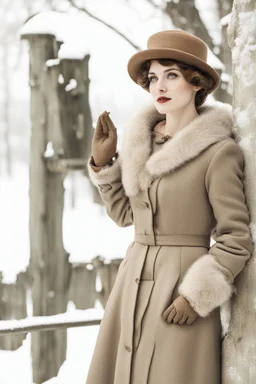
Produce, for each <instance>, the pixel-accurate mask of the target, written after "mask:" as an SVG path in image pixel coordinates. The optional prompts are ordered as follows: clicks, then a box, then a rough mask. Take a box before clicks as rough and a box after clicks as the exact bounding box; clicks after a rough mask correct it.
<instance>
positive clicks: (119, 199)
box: [87, 155, 133, 227]
mask: <svg viewBox="0 0 256 384" xmlns="http://www.w3.org/2000/svg"><path fill="white" fill-rule="evenodd" d="M92 165H93V163H92V157H90V159H89V161H88V163H87V168H88V173H89V177H90V179H91V181H92V183H93V184H94V185H95V186H96V187H97V188H98V191H99V194H100V196H101V198H102V200H103V201H104V203H105V206H106V211H107V214H108V216H109V217H110V218H111V219H112V220H113V221H114V222H115V223H116V224H117V225H118V226H119V227H128V226H129V225H132V224H133V212H132V208H131V205H130V199H129V197H127V196H126V194H125V190H124V188H123V185H122V178H121V160H120V156H119V155H118V157H117V159H116V160H115V161H114V163H113V164H112V165H107V166H104V167H102V168H101V170H100V171H98V172H97V171H95V170H94V169H93V167H92ZM94 168H95V169H96V168H97V167H94Z"/></svg>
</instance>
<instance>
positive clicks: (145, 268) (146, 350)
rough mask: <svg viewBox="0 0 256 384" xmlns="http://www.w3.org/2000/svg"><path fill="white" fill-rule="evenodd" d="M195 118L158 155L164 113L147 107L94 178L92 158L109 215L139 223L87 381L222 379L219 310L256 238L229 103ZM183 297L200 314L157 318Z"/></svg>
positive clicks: (139, 383)
mask: <svg viewBox="0 0 256 384" xmlns="http://www.w3.org/2000/svg"><path fill="white" fill-rule="evenodd" d="M199 114H200V115H199V116H198V117H196V118H195V119H194V120H193V121H192V122H191V123H190V124H188V125H187V126H186V127H184V128H183V129H182V130H181V131H179V132H178V133H177V134H176V135H175V136H174V137H173V138H171V139H170V140H168V141H167V142H165V143H164V144H162V145H161V148H159V149H158V150H157V151H153V149H152V148H153V145H152V130H153V128H154V127H155V125H156V124H157V123H158V122H159V121H161V120H163V119H164V117H165V116H164V115H161V114H159V113H158V111H157V110H156V109H155V107H154V106H153V105H149V106H144V107H143V109H142V110H141V111H139V112H138V113H137V114H136V116H135V117H134V118H133V119H132V121H131V122H130V124H129V125H128V126H127V127H126V129H125V133H124V138H123V144H122V146H121V149H120V151H119V157H118V159H117V160H116V161H115V162H114V164H113V165H112V166H106V167H104V169H102V170H101V171H100V172H95V171H94V170H93V169H92V167H91V166H90V163H91V162H90V161H89V162H88V169H89V174H90V178H91V180H92V182H93V183H94V184H95V185H97V186H98V189H99V192H100V194H101V197H102V199H103V200H104V202H105V205H106V210H107V213H108V215H109V217H110V218H111V219H112V220H114V221H115V222H116V224H117V225H119V226H121V227H126V226H129V225H134V239H133V241H132V242H131V244H130V245H129V247H128V249H127V252H126V255H125V257H124V260H123V261H122V262H121V264H120V267H119V270H118V274H117V278H116V281H115V284H114V287H113V289H112V291H111V294H110V296H109V299H108V302H107V305H106V308H105V312H104V317H103V320H102V322H101V325H100V330H99V334H98V338H97V342H96V346H95V350H94V353H93V357H92V361H91V364H90V368H89V373H88V377H87V381H86V383H87V384H205V383H207V384H220V383H221V341H222V326H221V317H220V312H221V308H224V307H225V306H226V304H227V303H228V302H229V299H230V297H231V295H232V293H233V292H234V290H235V277H236V276H237V275H238V274H239V273H240V272H241V270H242V269H243V267H244V265H245V262H246V261H247V260H248V258H249V257H250V255H251V253H252V251H253V242H252V237H251V232H250V229H249V223H250V219H249V212H248V209H247V205H246V200H245V195H244V186H243V177H244V172H243V170H244V157H243V153H242V151H241V149H240V147H239V145H238V144H237V142H236V137H235V134H234V131H235V130H234V128H233V127H234V124H233V119H232V111H231V107H230V106H227V105H226V104H222V103H216V104H214V105H203V106H201V107H200V109H199ZM211 237H212V238H213V239H214V240H215V243H214V244H213V245H212V246H210V238H211ZM114 240H115V239H113V241H114ZM179 295H183V296H184V297H186V298H187V300H188V301H189V302H190V304H191V306H192V307H193V308H194V309H195V310H196V311H197V312H198V314H199V315H200V316H199V317H198V318H197V320H196V321H195V322H194V323H193V324H192V325H186V324H184V325H179V324H174V323H171V324H168V323H166V322H165V321H164V320H163V319H162V317H161V315H162V313H163V312H164V310H165V309H166V308H167V307H168V306H169V305H170V304H171V303H172V302H173V300H174V299H175V298H176V297H177V296H179Z"/></svg>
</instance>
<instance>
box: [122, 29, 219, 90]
mask: <svg viewBox="0 0 256 384" xmlns="http://www.w3.org/2000/svg"><path fill="white" fill-rule="evenodd" d="M150 59H174V60H179V61H182V62H183V63H186V64H190V65H193V66H194V67H196V68H198V69H200V70H201V71H203V72H206V73H208V74H209V75H210V76H211V77H212V78H213V81H214V85H213V87H212V88H211V89H210V90H209V91H208V92H209V93H211V92H213V91H214V90H215V89H216V88H217V87H218V86H219V84H220V77H219V75H218V73H217V72H216V71H215V70H214V69H213V68H212V67H211V66H210V65H208V64H207V63H206V60H207V45H206V44H205V43H204V42H203V40H201V39H199V38H198V37H196V36H194V35H192V34H191V33H188V32H185V31H182V30H167V31H162V32H157V33H155V34H154V35H151V36H150V37H149V39H148V41H147V49H145V50H144V51H141V52H137V53H135V55H133V56H132V57H131V58H130V60H129V61H128V65H127V69H128V73H129V75H130V77H131V78H132V80H133V81H135V83H137V77H138V73H139V70H140V68H141V65H142V64H143V63H144V62H145V61H147V60H150Z"/></svg>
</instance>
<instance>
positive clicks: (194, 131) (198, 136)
mask: <svg viewBox="0 0 256 384" xmlns="http://www.w3.org/2000/svg"><path fill="white" fill-rule="evenodd" d="M198 112H199V113H200V115H199V116H198V117H196V118H195V119H194V120H193V121H192V122H191V123H189V124H188V125H187V126H186V127H185V128H183V129H182V130H181V131H179V132H178V133H177V134H175V136H174V137H173V138H172V139H170V140H169V141H167V142H166V143H164V144H162V147H161V149H159V150H158V151H156V152H155V153H153V154H151V151H152V148H151V146H152V144H151V140H152V138H151V134H152V130H153V128H154V126H155V125H156V124H157V123H158V122H159V121H162V120H164V118H165V115H162V114H160V113H159V112H158V111H157V110H156V108H155V106H154V105H153V104H150V105H147V106H144V107H143V108H142V110H140V111H139V112H138V113H136V114H135V117H134V118H133V119H132V120H131V121H130V122H129V124H128V125H127V126H126V127H125V130H124V136H123V141H122V146H121V150H120V152H119V153H120V159H121V167H122V182H123V186H124V189H125V192H126V194H127V196H134V195H136V194H137V193H138V192H139V190H141V191H145V190H146V189H147V188H148V187H149V186H150V184H151V183H152V181H153V180H154V179H156V178H158V177H161V176H163V175H164V174H166V173H168V172H170V171H174V170H175V169H177V168H178V167H180V166H182V165H183V164H185V163H186V162H188V161H189V160H191V159H193V158H195V157H196V156H198V155H199V154H200V153H201V152H202V151H204V150H205V149H206V148H207V147H209V146H210V145H212V144H214V143H216V142H219V141H221V140H224V139H226V138H227V137H232V136H233V133H234V132H233V124H234V123H233V117H232V108H231V106H230V105H229V104H224V103H221V102H215V103H214V104H212V105H210V104H203V105H202V106H201V107H200V108H199V109H198Z"/></svg>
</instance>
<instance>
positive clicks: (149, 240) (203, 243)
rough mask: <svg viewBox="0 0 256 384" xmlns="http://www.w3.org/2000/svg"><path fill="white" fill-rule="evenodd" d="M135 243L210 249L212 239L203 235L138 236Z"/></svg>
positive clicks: (136, 235)
mask: <svg viewBox="0 0 256 384" xmlns="http://www.w3.org/2000/svg"><path fill="white" fill-rule="evenodd" d="M134 241H135V242H137V243H141V244H145V245H180V246H191V247H205V248H210V241H211V238H210V237H209V236H203V235H138V234H135V237H134Z"/></svg>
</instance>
